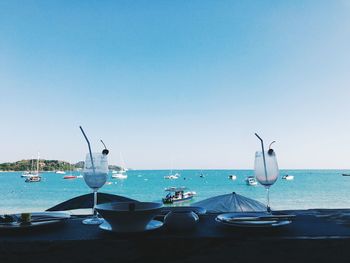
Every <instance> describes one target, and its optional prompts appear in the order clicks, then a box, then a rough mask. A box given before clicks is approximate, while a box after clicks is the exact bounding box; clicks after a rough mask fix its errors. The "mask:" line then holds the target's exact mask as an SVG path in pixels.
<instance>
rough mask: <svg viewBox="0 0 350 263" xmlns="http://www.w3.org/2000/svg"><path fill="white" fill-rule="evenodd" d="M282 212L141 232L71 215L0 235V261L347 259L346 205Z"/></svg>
mask: <svg viewBox="0 0 350 263" xmlns="http://www.w3.org/2000/svg"><path fill="white" fill-rule="evenodd" d="M283 212H285V213H292V214H295V215H296V217H295V220H294V222H293V223H292V224H290V225H288V226H285V227H282V228H278V229H277V228H276V229H241V228H227V227H224V226H222V225H220V224H219V223H217V222H215V217H216V216H217V215H216V214H207V215H203V216H201V217H200V222H199V223H198V224H197V227H196V228H195V229H194V230H193V231H190V232H171V231H169V230H168V229H167V228H166V227H163V228H161V229H158V230H156V231H152V232H148V233H142V234H114V233H109V232H104V231H102V230H100V229H99V228H98V227H97V226H91V225H83V224H82V223H81V221H82V220H83V218H82V217H75V218H72V219H70V220H69V221H67V222H65V223H64V224H62V225H60V226H58V227H55V228H46V229H41V230H39V229H38V230H35V231H34V230H33V231H28V232H26V233H23V232H21V233H4V232H2V233H0V262H44V261H47V262H50V263H51V262H112V261H114V262H146V261H151V262H214V261H216V262H252V261H257V260H259V261H261V262H263V261H262V259H265V260H269V262H296V261H305V262H306V261H308V262H312V261H316V260H317V262H330V261H332V262H349V261H350V209H349V210H348V209H342V210H339V209H323V210H293V211H283ZM264 262H265V261H264Z"/></svg>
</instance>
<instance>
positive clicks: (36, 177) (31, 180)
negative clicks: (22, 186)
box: [25, 154, 41, 183]
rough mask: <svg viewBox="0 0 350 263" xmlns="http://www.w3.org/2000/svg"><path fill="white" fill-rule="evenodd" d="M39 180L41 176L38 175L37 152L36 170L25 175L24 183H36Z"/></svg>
mask: <svg viewBox="0 0 350 263" xmlns="http://www.w3.org/2000/svg"><path fill="white" fill-rule="evenodd" d="M40 181H41V176H40V175H39V154H38V160H37V163H36V172H32V173H30V175H29V176H26V180H25V182H26V183H36V182H40Z"/></svg>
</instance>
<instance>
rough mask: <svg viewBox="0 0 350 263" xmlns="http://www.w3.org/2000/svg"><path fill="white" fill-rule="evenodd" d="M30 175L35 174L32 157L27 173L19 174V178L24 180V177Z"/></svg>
mask: <svg viewBox="0 0 350 263" xmlns="http://www.w3.org/2000/svg"><path fill="white" fill-rule="evenodd" d="M32 175H35V172H34V159H33V157H32V159H31V168H30V170H29V171H25V172H24V173H23V174H21V177H22V178H26V177H30V176H32Z"/></svg>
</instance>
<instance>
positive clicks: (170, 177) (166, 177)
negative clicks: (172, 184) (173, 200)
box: [164, 173, 180, 180]
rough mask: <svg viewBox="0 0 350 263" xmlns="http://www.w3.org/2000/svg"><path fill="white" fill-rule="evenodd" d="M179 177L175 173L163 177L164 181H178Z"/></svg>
mask: <svg viewBox="0 0 350 263" xmlns="http://www.w3.org/2000/svg"><path fill="white" fill-rule="evenodd" d="M179 177H180V174H178V173H175V174H169V175H166V176H164V179H171V180H174V179H178V178H179Z"/></svg>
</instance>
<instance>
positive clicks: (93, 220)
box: [83, 217, 104, 225]
mask: <svg viewBox="0 0 350 263" xmlns="http://www.w3.org/2000/svg"><path fill="white" fill-rule="evenodd" d="M103 222H104V220H103V219H102V218H98V217H91V218H87V219H84V220H83V224H84V225H100V224H102V223H103Z"/></svg>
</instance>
